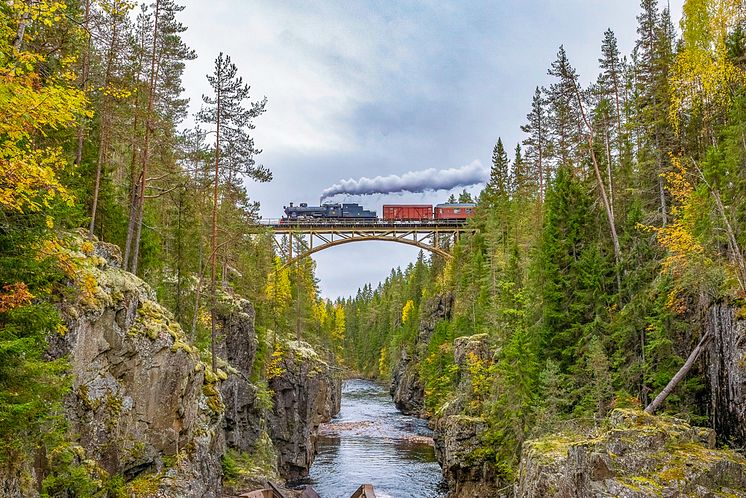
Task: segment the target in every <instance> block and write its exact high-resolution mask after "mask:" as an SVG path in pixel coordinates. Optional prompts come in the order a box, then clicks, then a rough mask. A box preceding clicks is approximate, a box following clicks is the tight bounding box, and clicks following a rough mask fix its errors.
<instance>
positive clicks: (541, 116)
mask: <svg viewBox="0 0 746 498" xmlns="http://www.w3.org/2000/svg"><path fill="white" fill-rule="evenodd" d="M545 106H546V100H545V99H544V96H543V94H542V91H541V90H540V89H539V87H536V91H535V92H534V97H533V100H532V101H531V112H530V113H529V114H528V116H526V117H527V119H528V123H527V124H525V125H523V126H521V130H522V131H523V132H524V133H527V134H528V137H527V138H526V139H524V140H523V145H525V146H526V160H527V161H528V163H529V171H530V174H531V176H533V177H534V179H535V183H536V184H537V186H538V189H539V190H538V195H537V198H538V199H539V202H540V203H541V202H543V201H544V193H545V192H546V187H547V183H548V179H549V178H550V177H551V169H550V168H549V162H548V161H547V157H548V148H549V128H548V126H549V123H548V117H547V111H546V108H545Z"/></svg>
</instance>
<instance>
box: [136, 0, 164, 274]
mask: <svg viewBox="0 0 746 498" xmlns="http://www.w3.org/2000/svg"><path fill="white" fill-rule="evenodd" d="M159 14H160V1H158V0H156V2H155V14H154V16H153V49H152V51H151V52H150V81H149V84H148V109H147V111H146V114H145V137H144V139H143V151H142V170H141V171H142V175H141V176H140V188H139V190H140V195H139V197H138V202H137V219H136V228H135V236H134V238H133V240H132V264H131V265H130V271H131V272H132V273H135V274H136V273H137V263H138V259H139V256H140V235H141V233H142V222H143V218H144V214H145V189H146V187H147V182H148V160H149V154H150V135H151V134H152V130H153V127H154V124H153V106H154V104H155V91H156V84H157V81H158V80H157V74H156V73H157V70H158V66H157V64H156V61H157V58H158V21H159V17H158V16H159Z"/></svg>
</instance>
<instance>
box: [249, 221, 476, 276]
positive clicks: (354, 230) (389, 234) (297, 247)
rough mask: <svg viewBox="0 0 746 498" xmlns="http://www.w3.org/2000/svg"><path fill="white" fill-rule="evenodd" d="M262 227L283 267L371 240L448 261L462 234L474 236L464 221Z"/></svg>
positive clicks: (275, 224)
mask: <svg viewBox="0 0 746 498" xmlns="http://www.w3.org/2000/svg"><path fill="white" fill-rule="evenodd" d="M283 221H284V220H283ZM264 226H266V227H268V228H271V229H272V232H273V237H272V238H273V240H274V243H275V247H276V249H277V251H278V253H279V255H280V257H281V258H282V260H283V262H284V266H285V267H287V266H290V265H292V264H294V263H296V262H298V261H300V260H301V259H303V258H306V257H308V256H310V255H312V254H315V253H317V252H320V251H323V250H324V249H329V248H331V247H336V246H340V245H344V244H349V243H352V242H364V241H371V240H381V241H386V242H395V243H398V244H407V245H410V246H414V247H419V248H420V249H423V250H425V251H429V252H431V253H433V254H437V255H439V256H442V257H443V258H445V259H450V258H451V257H452V256H451V253H450V252H449V248H450V247H452V246H453V245H454V244H455V242H456V241H457V240H458V239H459V238H460V237H461V235H462V234H463V233H466V232H474V228H471V227H468V226H467V224H466V223H464V220H426V221H417V222H393V223H392V222H388V221H380V220H373V221H362V220H354V221H345V220H333V221H332V220H312V221H299V222H287V221H285V222H280V220H270V221H269V222H267V223H264Z"/></svg>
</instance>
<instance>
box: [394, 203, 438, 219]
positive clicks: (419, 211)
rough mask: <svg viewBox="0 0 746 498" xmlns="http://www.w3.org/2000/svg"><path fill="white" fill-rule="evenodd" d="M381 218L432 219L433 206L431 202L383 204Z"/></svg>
mask: <svg viewBox="0 0 746 498" xmlns="http://www.w3.org/2000/svg"><path fill="white" fill-rule="evenodd" d="M383 219H384V220H386V221H418V220H432V219H433V206H432V205H431V204H385V205H384V206H383Z"/></svg>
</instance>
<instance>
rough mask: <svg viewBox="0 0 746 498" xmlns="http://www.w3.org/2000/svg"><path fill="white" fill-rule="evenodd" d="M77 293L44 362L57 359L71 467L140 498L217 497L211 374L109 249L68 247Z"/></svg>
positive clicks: (216, 409)
mask: <svg viewBox="0 0 746 498" xmlns="http://www.w3.org/2000/svg"><path fill="white" fill-rule="evenodd" d="M66 256H67V257H68V258H69V261H70V262H71V263H70V264H72V265H75V267H76V273H77V275H78V280H79V281H78V282H77V285H78V286H79V287H80V289H81V292H80V293H79V294H76V297H75V298H74V299H72V300H67V301H64V302H63V303H62V305H61V310H62V314H63V317H64V320H65V322H66V326H67V331H66V333H65V334H64V335H61V334H55V335H53V336H52V337H51V339H50V356H52V357H60V356H67V357H68V358H69V362H70V365H71V368H72V374H73V385H72V391H71V393H70V394H69V395H68V396H67V398H66V399H65V416H66V418H67V420H68V422H69V429H70V434H71V438H73V439H74V440H75V441H76V442H77V444H78V445H79V448H80V450H79V457H80V458H81V460H86V461H91V460H92V461H94V462H95V465H96V466H98V467H100V468H101V469H103V471H105V473H106V474H108V475H116V474H121V475H123V476H124V478H125V480H126V481H128V482H129V487H130V490H131V491H132V492H133V493H139V494H140V495H142V496H147V495H158V496H163V497H168V496H174V497H176V496H180V497H192V496H193V497H212V496H218V495H219V493H220V478H221V473H222V472H221V468H220V455H221V454H222V452H223V451H222V448H223V437H222V430H221V413H222V408H223V403H222V400H221V396H220V393H219V392H218V390H217V388H216V385H217V384H218V382H219V380H220V379H219V378H218V376H223V375H224V374H223V373H222V372H218V375H213V374H211V373H210V372H209V371H208V369H206V365H205V364H204V363H203V362H202V361H200V359H199V356H198V354H197V351H196V349H194V348H193V347H192V346H190V345H189V344H188V343H187V342H186V339H185V335H184V333H183V332H182V330H181V327H180V326H179V325H178V324H177V323H176V322H175V320H174V319H173V317H172V316H171V314H170V313H169V312H168V311H167V310H166V309H164V308H163V307H161V306H160V305H159V304H158V303H156V302H155V295H154V292H153V291H152V289H151V288H150V287H149V286H148V285H147V284H145V283H144V282H143V281H142V280H140V279H138V278H137V277H135V276H134V275H132V274H130V273H127V272H125V271H123V270H121V269H120V268H119V265H120V261H121V258H120V256H119V249H118V248H117V247H116V246H113V245H110V244H105V243H98V242H97V243H95V244H92V243H90V242H83V241H82V239H74V240H72V241H71V242H70V243H69V247H68V252H67V253H66Z"/></svg>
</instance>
